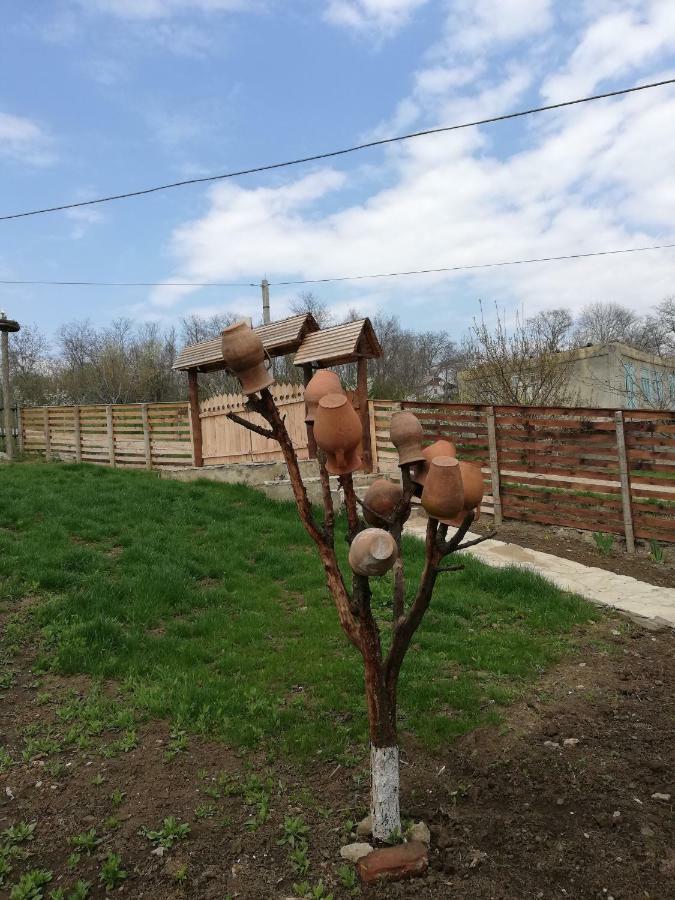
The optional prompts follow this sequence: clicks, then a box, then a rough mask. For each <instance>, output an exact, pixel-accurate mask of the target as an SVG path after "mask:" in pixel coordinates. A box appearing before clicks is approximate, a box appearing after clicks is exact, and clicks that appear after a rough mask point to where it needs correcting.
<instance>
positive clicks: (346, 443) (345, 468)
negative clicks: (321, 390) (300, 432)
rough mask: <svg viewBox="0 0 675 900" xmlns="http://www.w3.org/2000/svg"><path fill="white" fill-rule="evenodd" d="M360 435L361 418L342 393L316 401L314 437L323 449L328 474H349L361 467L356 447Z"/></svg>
mask: <svg viewBox="0 0 675 900" xmlns="http://www.w3.org/2000/svg"><path fill="white" fill-rule="evenodd" d="M362 436H363V429H362V427H361V420H360V419H359V417H358V414H357V412H356V410H355V409H354V407H353V406H352V405H351V403H350V402H349V400H348V399H347V397H346V396H345V395H344V394H326V395H325V397H322V398H321V400H319V404H318V406H317V408H316V415H315V418H314V438H315V440H316V443H317V445H318V446H319V447H321V449H322V450H325V451H326V456H327V459H326V469H327V470H328V472H329V473H330V474H331V475H348V474H349V473H350V472H356V470H357V469H360V468H361V457H360V456H359V454H358V452H357V448H358V446H359V442H360V441H361V438H362Z"/></svg>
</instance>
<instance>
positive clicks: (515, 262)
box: [0, 243, 675, 288]
mask: <svg viewBox="0 0 675 900" xmlns="http://www.w3.org/2000/svg"><path fill="white" fill-rule="evenodd" d="M673 248H675V243H672V244H652V245H650V246H648V247H624V248H621V249H618V250H594V251H591V252H588V253H568V254H565V255H561V256H537V257H532V258H529V259H510V260H504V261H500V262H489V263H470V264H467V265H461V266H443V267H441V268H438V269H411V270H409V271H406V272H377V273H375V274H369V275H338V276H333V277H331V278H305V279H302V280H298V281H270V282H269V286H270V287H291V286H298V285H303V284H328V283H329V282H339V281H363V280H365V279H368V278H401V277H405V276H410V275H435V274H441V273H443V272H467V271H471V270H475V269H496V268H501V267H504V266H525V265H530V264H531V263H548V262H563V261H565V260H570V259H589V258H591V257H595V256H618V255H619V254H624V253H644V252H645V251H648V250H668V249H673ZM0 284H6V285H43V286H50V287H196V288H203V287H205V288H222V287H236V288H244V287H254V288H258V287H260V284H259V283H258V282H252V281H249V282H227V281H47V280H41V281H28V280H26V281H21V280H11V279H5V278H3V279H0Z"/></svg>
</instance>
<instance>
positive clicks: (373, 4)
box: [326, 0, 428, 32]
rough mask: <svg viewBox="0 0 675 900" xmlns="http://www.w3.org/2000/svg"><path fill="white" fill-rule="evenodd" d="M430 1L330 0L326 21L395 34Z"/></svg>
mask: <svg viewBox="0 0 675 900" xmlns="http://www.w3.org/2000/svg"><path fill="white" fill-rule="evenodd" d="M427 2H428V0H328V6H327V8H326V19H327V20H328V21H329V22H332V23H333V24H334V25H344V26H347V27H349V28H355V29H365V28H376V29H379V30H382V31H384V32H393V31H396V30H397V29H399V28H401V26H403V25H405V24H406V22H408V20H409V19H410V17H411V16H412V15H413V13H415V12H416V11H417V10H418V9H419V8H420V7H422V6H424V5H425V4H426V3H427Z"/></svg>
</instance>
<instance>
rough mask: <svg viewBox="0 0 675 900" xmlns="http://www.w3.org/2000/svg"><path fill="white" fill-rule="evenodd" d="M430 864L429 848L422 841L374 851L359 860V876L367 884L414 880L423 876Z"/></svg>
mask: <svg viewBox="0 0 675 900" xmlns="http://www.w3.org/2000/svg"><path fill="white" fill-rule="evenodd" d="M428 864H429V860H428V858H427V848H426V847H425V845H424V844H422V843H421V842H420V841H408V843H407V844H399V845H398V846H396V847H386V848H385V849H383V850H373V852H372V853H369V854H368V856H364V857H363V858H362V859H360V860H359V866H358V868H359V875H360V876H361V880H362V881H365V882H371V881H378V880H380V879H391V880H394V879H399V878H412V877H413V876H414V875H423V874H424V873H425V872H426V870H427V866H428Z"/></svg>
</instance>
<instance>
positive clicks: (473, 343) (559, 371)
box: [460, 304, 572, 406]
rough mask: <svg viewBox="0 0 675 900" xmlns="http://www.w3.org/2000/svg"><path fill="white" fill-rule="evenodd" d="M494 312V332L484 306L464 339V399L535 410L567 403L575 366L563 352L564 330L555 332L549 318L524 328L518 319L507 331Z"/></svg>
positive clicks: (540, 318)
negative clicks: (572, 371)
mask: <svg viewBox="0 0 675 900" xmlns="http://www.w3.org/2000/svg"><path fill="white" fill-rule="evenodd" d="M495 309H496V321H495V325H494V326H493V327H491V326H490V325H488V323H487V322H486V320H485V316H484V312H483V306H482V304H481V315H480V319H479V320H477V319H474V322H473V325H472V326H471V328H470V329H469V335H468V337H467V338H466V339H465V343H464V350H465V354H466V359H467V362H468V369H467V370H466V371H465V372H463V373H462V374H461V375H460V394H461V397H462V399H463V400H467V401H469V402H473V403H495V404H507V405H509V404H513V405H521V404H531V405H534V406H546V405H560V404H564V403H567V402H569V401H570V400H571V399H572V398H571V396H570V394H571V387H570V374H571V360H570V358H569V355H568V354H566V353H564V352H561V351H563V350H564V349H566V348H565V342H564V335H565V333H566V330H565V329H563V330H562V331H561V329H560V327H559V326H555V327H554V325H553V324H552V322H551V320H550V319H549V318H547V317H545V316H535V317H534V318H531V319H527V320H526V321H525V322H523V321H522V320H521V319H520V318H519V317H516V322H515V325H514V327H513V328H512V329H511V330H508V329H507V327H506V325H505V323H504V320H503V318H502V314H501V313H500V311H499V309H498V308H497V307H495ZM562 318H563V319H564V317H562ZM554 339H555V342H554V343H552V341H553V340H554ZM552 348H554V349H552Z"/></svg>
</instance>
